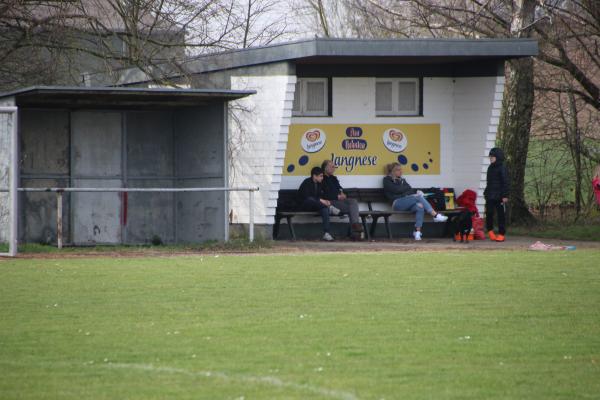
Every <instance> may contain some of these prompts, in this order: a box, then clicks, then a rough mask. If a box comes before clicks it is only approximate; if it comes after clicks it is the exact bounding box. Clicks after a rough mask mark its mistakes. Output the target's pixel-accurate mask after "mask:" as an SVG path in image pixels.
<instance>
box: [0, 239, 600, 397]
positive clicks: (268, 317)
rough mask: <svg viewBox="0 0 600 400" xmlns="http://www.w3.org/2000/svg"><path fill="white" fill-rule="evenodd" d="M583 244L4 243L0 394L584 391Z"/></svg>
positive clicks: (594, 352) (594, 259)
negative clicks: (90, 250)
mask: <svg viewBox="0 0 600 400" xmlns="http://www.w3.org/2000/svg"><path fill="white" fill-rule="evenodd" d="M598 259H600V252H598V251H581V250H577V251H574V252H551V253H534V252H485V253H484V252H445V253H441V252H440V253H410V252H406V253H396V254H389V253H370V254H354V255H352V254H325V255H324V254H322V255H318V256H305V255H293V254H291V255H281V256H244V257H241V256H220V257H215V256H204V257H199V256H196V257H164V258H160V257H154V258H151V259H148V258H133V259H126V258H121V259H119V258H95V259H93V258H92V259H91V258H86V259H78V258H71V259H46V260H44V259H30V260H25V259H22V260H18V259H17V260H4V261H1V262H0V274H1V279H0V321H1V322H0V398H1V399H3V400H7V399H242V398H244V399H388V400H389V399H544V400H546V399H588V398H597V396H598V393H600V274H599V263H598Z"/></svg>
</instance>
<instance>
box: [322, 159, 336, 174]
mask: <svg viewBox="0 0 600 400" xmlns="http://www.w3.org/2000/svg"><path fill="white" fill-rule="evenodd" d="M336 168H337V167H336V166H335V164H334V163H333V161H331V160H325V161H323V163H322V164H321V169H322V170H323V173H324V174H325V175H333V174H334V173H335V169H336Z"/></svg>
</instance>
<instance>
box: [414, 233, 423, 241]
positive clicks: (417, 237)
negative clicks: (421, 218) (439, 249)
mask: <svg viewBox="0 0 600 400" xmlns="http://www.w3.org/2000/svg"><path fill="white" fill-rule="evenodd" d="M413 236H414V237H415V240H421V236H422V235H421V231H414V232H413Z"/></svg>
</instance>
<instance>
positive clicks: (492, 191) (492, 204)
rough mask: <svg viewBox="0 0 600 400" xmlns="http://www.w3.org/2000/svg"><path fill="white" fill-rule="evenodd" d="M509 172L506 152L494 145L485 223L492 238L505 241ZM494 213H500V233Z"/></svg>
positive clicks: (486, 192)
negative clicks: (505, 158)
mask: <svg viewBox="0 0 600 400" xmlns="http://www.w3.org/2000/svg"><path fill="white" fill-rule="evenodd" d="M508 191H509V183H508V173H507V172H506V167H505V166H504V152H503V151H502V149H499V148H497V147H494V148H493V149H491V150H490V166H489V167H488V170H487V186H486V188H485V191H484V192H483V195H484V197H485V223H486V228H487V232H488V236H489V238H490V240H495V241H496V242H504V236H505V235H506V220H505V219H506V215H505V206H506V203H507V202H508ZM494 213H497V214H498V234H497V235H496V234H495V233H494Z"/></svg>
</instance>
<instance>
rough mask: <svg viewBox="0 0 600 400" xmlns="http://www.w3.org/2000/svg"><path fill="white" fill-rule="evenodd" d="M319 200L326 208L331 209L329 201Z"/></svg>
mask: <svg viewBox="0 0 600 400" xmlns="http://www.w3.org/2000/svg"><path fill="white" fill-rule="evenodd" d="M319 200H320V201H321V204H323V205H324V206H327V207H329V206H330V205H331V203H330V202H329V200H325V199H319Z"/></svg>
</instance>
